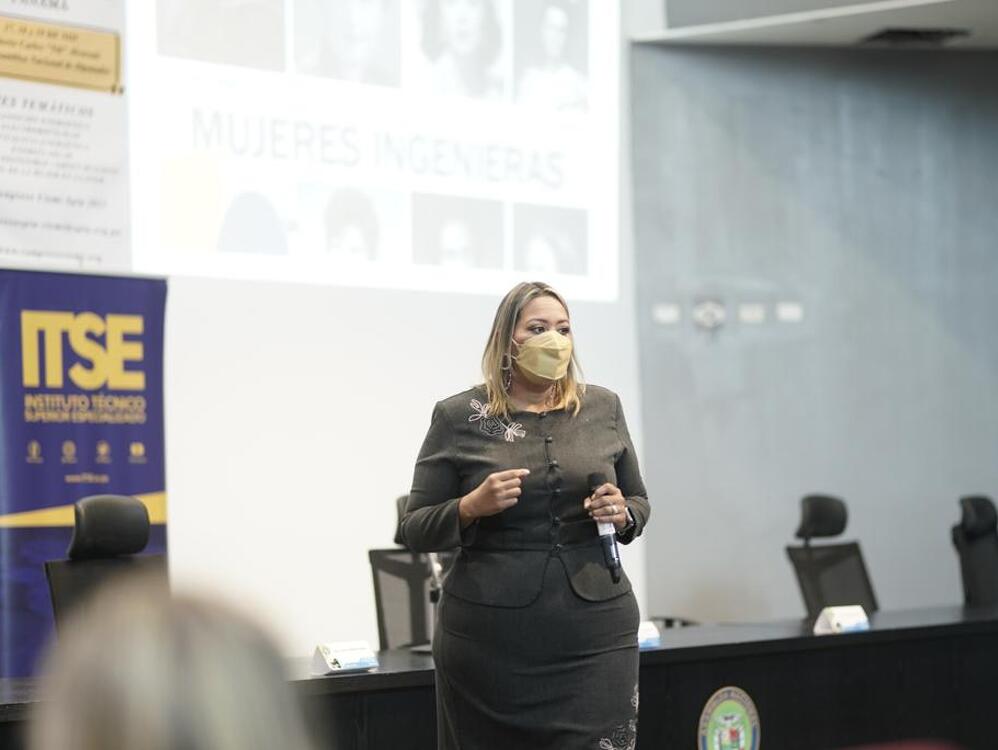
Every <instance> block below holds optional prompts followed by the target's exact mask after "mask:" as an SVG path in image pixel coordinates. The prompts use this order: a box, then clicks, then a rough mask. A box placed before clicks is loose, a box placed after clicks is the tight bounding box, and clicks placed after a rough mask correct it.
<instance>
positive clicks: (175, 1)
mask: <svg viewBox="0 0 998 750" xmlns="http://www.w3.org/2000/svg"><path fill="white" fill-rule="evenodd" d="M615 6H616V3H606V2H599V1H594V0H557V1H556V0H551V1H550V2H547V1H545V0H335V1H334V0H155V2H153V1H150V2H143V3H138V2H130V3H129V7H128V11H129V34H130V39H131V42H132V46H131V53H130V56H129V58H128V59H129V64H130V73H129V81H130V89H129V94H130V97H131V103H132V107H131V119H130V128H131V145H132V150H131V153H132V160H133V181H134V185H133V202H132V217H133V227H134V230H133V256H134V265H135V268H136V270H138V271H145V272H152V273H190V274H197V275H210V276H221V277H235V278H260V279H268V280H288V281H304V282H311V283H329V284H336V285H348V286H368V287H371V286H373V287H384V288H400V289H431V290H445V291H460V292H467V293H484V294H493V293H495V292H497V291H500V290H503V289H505V288H507V287H508V286H509V285H510V284H511V283H512V282H513V281H515V280H519V279H523V278H526V277H539V278H544V279H549V280H551V281H553V282H555V283H558V284H559V285H560V286H561V287H562V288H563V289H564V290H565V291H566V292H567V293H569V294H571V295H572V296H575V297H582V298H590V299H611V298H614V297H616V294H617V265H618V258H617V225H618V216H617V210H618V209H617V201H618V176H617V169H618V164H617V161H618V153H617V151H618V145H617V129H618V123H617V120H618V101H617V96H618V84H617V80H618V72H619V71H618V55H619V42H618V24H619V19H618V17H617V14H618V9H617V8H616V7H615Z"/></svg>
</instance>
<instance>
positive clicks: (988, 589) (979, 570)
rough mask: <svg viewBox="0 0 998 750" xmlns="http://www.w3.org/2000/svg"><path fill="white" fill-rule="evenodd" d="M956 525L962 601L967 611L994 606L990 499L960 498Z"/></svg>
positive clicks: (997, 590)
mask: <svg viewBox="0 0 998 750" xmlns="http://www.w3.org/2000/svg"><path fill="white" fill-rule="evenodd" d="M960 509H961V518H960V523H958V524H957V525H956V526H954V527H953V529H952V537H953V545H954V546H955V547H956V551H957V555H958V556H959V558H960V574H961V577H962V579H963V601H964V604H966V605H967V606H968V607H982V606H989V605H993V604H998V513H996V511H995V504H994V503H993V502H992V501H991V499H990V498H988V497H984V496H983V495H971V496H967V497H962V498H960Z"/></svg>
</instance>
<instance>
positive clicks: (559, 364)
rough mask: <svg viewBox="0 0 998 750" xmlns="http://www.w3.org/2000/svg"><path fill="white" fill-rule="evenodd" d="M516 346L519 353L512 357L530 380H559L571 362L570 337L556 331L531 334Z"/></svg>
mask: <svg viewBox="0 0 998 750" xmlns="http://www.w3.org/2000/svg"><path fill="white" fill-rule="evenodd" d="M513 343H514V344H516V342H515V341H514V342H513ZM516 346H517V348H518V350H519V354H517V355H516V356H515V357H513V359H514V361H515V362H516V364H517V366H518V367H519V368H520V371H521V372H523V374H524V375H526V376H527V377H528V378H530V379H531V380H541V381H550V380H561V379H562V378H563V377H565V374H566V373H567V372H568V366H569V364H571V362H572V339H570V338H568V336H563V335H562V334H560V333H558V332H557V331H545V332H544V333H540V334H538V335H536V336H531V337H530V338H529V339H527V340H526V341H524V342H523V343H522V344H516Z"/></svg>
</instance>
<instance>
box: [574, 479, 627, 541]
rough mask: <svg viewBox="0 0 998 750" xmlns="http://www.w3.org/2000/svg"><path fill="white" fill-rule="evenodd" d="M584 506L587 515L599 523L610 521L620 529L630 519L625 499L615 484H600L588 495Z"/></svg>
mask: <svg viewBox="0 0 998 750" xmlns="http://www.w3.org/2000/svg"><path fill="white" fill-rule="evenodd" d="M585 508H586V510H588V511H589V517H590V518H592V519H594V520H596V521H599V522H600V523H612V524H613V525H614V526H616V527H617V531H620V530H621V529H623V528H624V527H625V526H627V522H628V521H629V520H630V519H629V518H628V515H627V500H626V499H624V496H623V495H622V494H621V493H620V490H619V489H617V487H616V485H613V484H610V483H609V482H607V483H606V484H601V485H600V486H599V487H597V488H596V491H595V492H593V494H592V495H591V496H590V497H587V498H586V502H585Z"/></svg>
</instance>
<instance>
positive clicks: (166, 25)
mask: <svg viewBox="0 0 998 750" xmlns="http://www.w3.org/2000/svg"><path fill="white" fill-rule="evenodd" d="M156 11H157V14H156V27H157V36H158V40H159V53H160V54H161V55H169V56H171V57H185V58H189V59H192V60H200V61H202V62H211V63H223V64H226V65H239V66H242V67H247V68H259V69H262V70H284V2H283V0H158V2H157V5H156Z"/></svg>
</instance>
